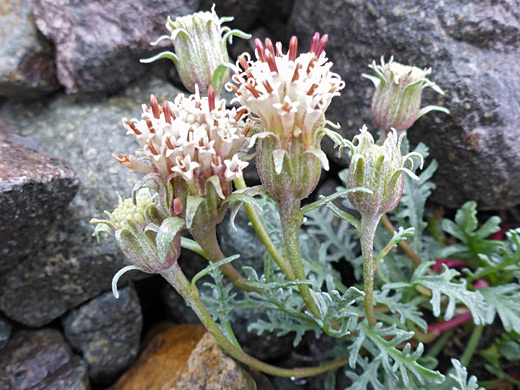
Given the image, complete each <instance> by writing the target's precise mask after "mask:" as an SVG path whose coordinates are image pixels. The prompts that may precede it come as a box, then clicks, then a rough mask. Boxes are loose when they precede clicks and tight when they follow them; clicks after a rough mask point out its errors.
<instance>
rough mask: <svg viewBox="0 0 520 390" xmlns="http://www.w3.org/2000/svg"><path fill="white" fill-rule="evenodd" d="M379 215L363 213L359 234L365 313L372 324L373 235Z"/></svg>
mask: <svg viewBox="0 0 520 390" xmlns="http://www.w3.org/2000/svg"><path fill="white" fill-rule="evenodd" d="M380 219H381V216H379V215H369V214H363V215H362V217H361V226H360V230H359V236H360V241H361V252H362V254H363V279H364V292H365V301H364V304H365V313H366V315H367V320H368V323H369V324H370V325H372V326H374V325H375V324H376V323H377V321H376V317H375V314H374V274H375V271H376V269H375V268H376V267H375V264H374V236H375V234H376V229H377V225H378V224H379V220H380Z"/></svg>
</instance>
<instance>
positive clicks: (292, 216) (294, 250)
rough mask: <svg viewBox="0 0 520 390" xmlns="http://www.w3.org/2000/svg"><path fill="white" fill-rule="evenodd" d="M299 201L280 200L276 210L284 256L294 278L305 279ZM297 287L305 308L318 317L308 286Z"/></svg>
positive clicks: (318, 313) (319, 315) (318, 312)
mask: <svg viewBox="0 0 520 390" xmlns="http://www.w3.org/2000/svg"><path fill="white" fill-rule="evenodd" d="M300 203H301V202H300V200H298V199H295V200H291V201H287V202H280V203H278V212H279V214H280V222H281V226H282V234H283V241H284V255H285V258H286V259H289V262H290V264H291V267H292V270H293V272H294V276H295V278H296V280H302V281H305V280H307V276H306V275H305V270H304V268H303V262H302V256H301V252H300V241H299V231H300V226H301V224H302V216H301V213H300ZM298 289H299V290H300V295H301V296H302V298H303V301H304V302H305V305H306V306H307V308H308V309H309V310H310V311H311V313H312V314H313V315H314V316H315V317H316V318H320V317H321V314H320V311H319V310H318V306H317V305H316V302H314V298H313V296H312V293H311V289H310V287H309V286H308V285H306V284H300V285H298Z"/></svg>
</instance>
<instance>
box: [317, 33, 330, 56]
mask: <svg viewBox="0 0 520 390" xmlns="http://www.w3.org/2000/svg"><path fill="white" fill-rule="evenodd" d="M328 41H329V36H328V35H327V34H325V35H324V36H323V37H322V38H321V40H320V43H319V45H318V47H317V48H316V57H317V58H320V55H321V53H323V50H324V49H325V46H326V45H327V42H328Z"/></svg>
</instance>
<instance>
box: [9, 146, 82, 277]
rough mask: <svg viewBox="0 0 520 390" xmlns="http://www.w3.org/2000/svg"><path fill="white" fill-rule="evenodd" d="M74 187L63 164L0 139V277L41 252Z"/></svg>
mask: <svg viewBox="0 0 520 390" xmlns="http://www.w3.org/2000/svg"><path fill="white" fill-rule="evenodd" d="M78 187H79V179H78V176H77V175H76V173H75V172H74V170H73V169H72V168H71V167H70V166H69V165H68V164H66V163H65V162H63V161H61V160H58V159H55V158H51V157H49V156H48V155H46V154H44V153H39V152H36V151H34V150H30V149H27V148H25V147H23V146H21V145H18V144H15V143H12V142H9V141H8V140H7V139H6V138H3V140H2V139H0V237H2V240H1V242H0V273H1V272H4V271H5V270H7V269H9V268H11V267H14V266H15V265H17V264H18V263H19V262H20V261H21V260H22V259H23V258H24V257H25V256H27V255H30V254H31V253H34V252H36V251H38V250H39V249H41V247H42V245H43V238H44V236H45V234H46V233H48V231H49V229H50V227H51V225H52V223H53V222H54V221H55V220H56V217H57V216H58V215H60V214H62V213H64V212H65V210H66V209H67V207H68V205H69V203H70V202H71V200H72V198H73V197H74V195H75V194H76V192H77V191H78Z"/></svg>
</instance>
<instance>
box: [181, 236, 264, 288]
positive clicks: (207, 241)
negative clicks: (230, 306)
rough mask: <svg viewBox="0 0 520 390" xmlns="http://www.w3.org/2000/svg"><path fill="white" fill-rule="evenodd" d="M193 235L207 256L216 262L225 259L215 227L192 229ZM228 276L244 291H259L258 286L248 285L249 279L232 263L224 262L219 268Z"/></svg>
mask: <svg viewBox="0 0 520 390" xmlns="http://www.w3.org/2000/svg"><path fill="white" fill-rule="evenodd" d="M190 233H191V235H192V236H193V238H194V239H195V241H197V243H198V244H199V245H200V247H201V249H202V251H203V252H204V253H205V254H206V258H207V259H208V260H209V261H211V262H212V263H215V262H217V261H220V260H223V259H225V258H226V256H225V255H224V254H223V253H222V251H221V250H220V245H219V244H218V240H217V230H216V228H214V227H210V228H208V229H204V230H202V229H192V230H190ZM219 269H220V270H221V271H222V273H223V274H224V275H226V277H227V278H228V279H229V280H231V281H232V282H233V284H234V285H235V286H237V287H238V288H240V289H242V290H244V291H248V292H251V291H255V292H256V291H257V290H256V288H254V287H251V286H248V285H247V284H246V283H244V282H247V279H246V278H244V277H243V276H242V275H240V273H239V272H238V271H237V270H236V269H235V268H234V267H233V266H232V265H231V264H224V265H223V266H221V267H220V268H219Z"/></svg>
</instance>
